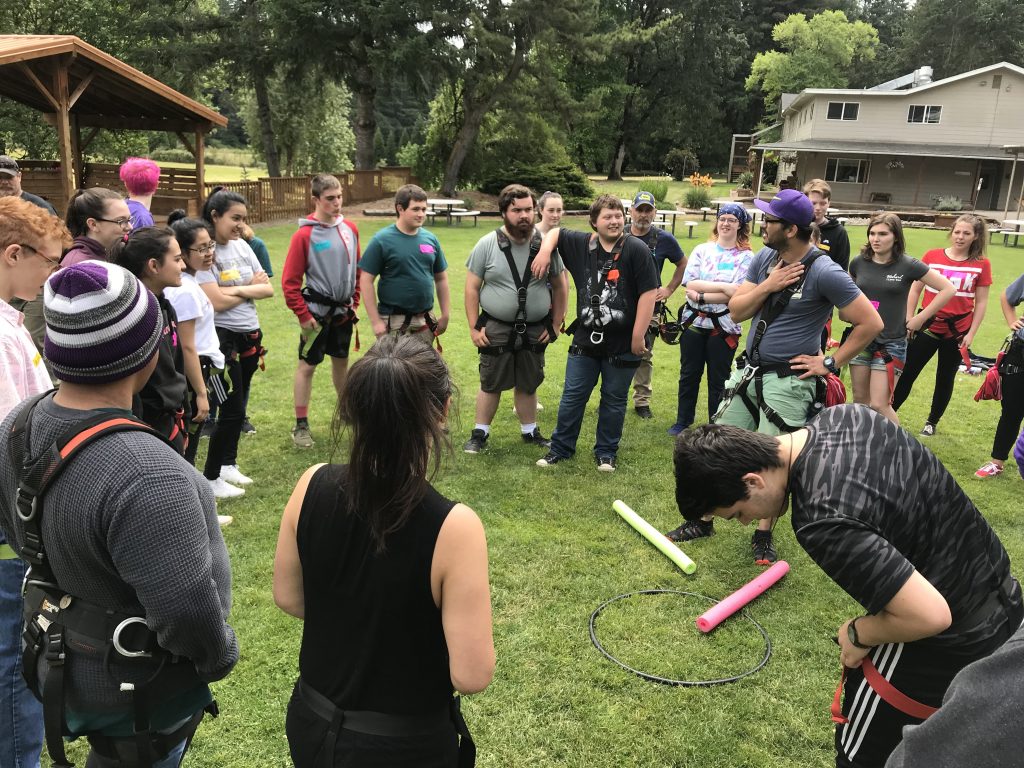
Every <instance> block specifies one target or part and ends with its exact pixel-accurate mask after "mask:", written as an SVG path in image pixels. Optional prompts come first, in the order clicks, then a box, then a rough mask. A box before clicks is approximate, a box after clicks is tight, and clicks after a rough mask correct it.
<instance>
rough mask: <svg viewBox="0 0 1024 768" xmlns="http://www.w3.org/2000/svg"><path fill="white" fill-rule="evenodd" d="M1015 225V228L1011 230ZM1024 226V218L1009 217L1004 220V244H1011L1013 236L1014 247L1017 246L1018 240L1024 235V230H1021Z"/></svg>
mask: <svg viewBox="0 0 1024 768" xmlns="http://www.w3.org/2000/svg"><path fill="white" fill-rule="evenodd" d="M1010 227H1013V230H1012V231H1011V230H1010ZM1021 227H1024V219H1007V220H1006V221H1004V222H1003V224H1002V228H1003V245H1009V244H1010V238H1011V237H1012V238H1013V247H1014V248H1016V247H1017V242H1018V241H1019V240H1020V236H1021V235H1024V232H1021V231H1020V228H1021Z"/></svg>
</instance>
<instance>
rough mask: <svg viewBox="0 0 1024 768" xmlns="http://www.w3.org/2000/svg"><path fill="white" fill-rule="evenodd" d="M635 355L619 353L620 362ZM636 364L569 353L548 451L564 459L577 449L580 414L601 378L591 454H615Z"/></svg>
mask: <svg viewBox="0 0 1024 768" xmlns="http://www.w3.org/2000/svg"><path fill="white" fill-rule="evenodd" d="M639 359H640V358H639V357H637V356H636V355H632V354H627V355H619V360H620V361H622V362H637V361H638V360H639ZM635 372H636V367H635V366H634V367H632V368H625V367H621V366H617V365H613V364H612V361H611V359H610V358H607V357H588V356H586V355H572V354H571V355H569V359H568V360H567V361H566V363H565V387H564V388H563V389H562V401H561V402H560V403H559V404H558V423H557V424H556V425H555V432H554V434H552V435H551V452H552V453H554V454H555V455H556V456H559V457H561V458H563V459H565V458H568V457H570V456H572V455H573V454H574V453H576V441H577V440H578V439H579V436H580V427H582V426H583V414H584V412H585V411H586V409H587V403H588V402H589V401H590V395H591V393H592V392H593V391H594V387H595V386H597V379H598V377H600V378H601V403H600V405H598V408H597V436H596V438H595V440H594V455H595V456H597V457H604V456H608V457H611V458H613V459H614V458H615V455H616V453H617V452H618V450H619V440H620V439H621V438H622V424H623V422H624V421H625V420H626V402H627V400H628V399H629V385H630V383H631V382H632V381H633V374H634V373H635Z"/></svg>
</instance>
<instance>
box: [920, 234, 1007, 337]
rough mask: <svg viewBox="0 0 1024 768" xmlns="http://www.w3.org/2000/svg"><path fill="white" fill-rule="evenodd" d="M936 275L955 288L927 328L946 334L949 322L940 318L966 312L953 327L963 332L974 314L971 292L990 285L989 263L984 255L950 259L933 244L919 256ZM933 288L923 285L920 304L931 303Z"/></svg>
mask: <svg viewBox="0 0 1024 768" xmlns="http://www.w3.org/2000/svg"><path fill="white" fill-rule="evenodd" d="M921 261H923V262H924V263H925V264H928V265H929V266H931V267H932V269H934V270H936V271H937V272H938V273H939V274H940V275H942V276H943V277H945V278H946V279H947V280H949V282H951V283H952V284H953V287H954V288H956V293H955V294H953V298H952V299H950V300H949V303H948V304H946V306H944V307H943V308H942V309H940V310H939V313H938V314H937V315H936V316H935V319H934V320H933V321H932V323H931V325H930V326H929V330H930V331H932V332H933V333H936V334H937V335H939V336H949V335H950V333H949V324H948V323H946V322H945V321H944V320H943V318H947V317H955V316H957V315H966V317H962V318H960V319H959V320H957V321H956V329H957V331H958V332H959V333H967V331H969V330H970V329H971V321H972V320H973V315H974V294H975V293H976V292H977V290H978V288H979V287H981V286H986V285H992V265H991V264H990V263H989V260H988V259H969V260H967V261H954V260H953V259H951V258H949V256H947V255H946V249H945V248H936V249H935V250H932V251H928V253H926V254H925V255H924V258H923V259H921ZM936 293H938V291H936V290H935V289H934V288H930V287H928V286H927V285H926V286H925V287H924V301H923V302H922V304H921V308H922V309H923V308H925V307H927V306H928V305H929V304H931V302H932V299H934V298H935V294H936Z"/></svg>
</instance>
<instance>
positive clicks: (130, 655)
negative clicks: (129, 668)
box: [111, 616, 153, 659]
mask: <svg viewBox="0 0 1024 768" xmlns="http://www.w3.org/2000/svg"><path fill="white" fill-rule="evenodd" d="M130 624H142V625H143V626H146V620H145V619H144V618H142V617H141V616H129V617H128V618H127V619H125V620H124V621H122V622H121V623H120V624H118V625H117V627H115V628H114V634H113V637H112V638H111V640H112V642H113V644H114V650H116V651H117V652H118V653H119V654H121V655H122V656H124V657H125V658H127V659H140V658H149V657H150V656H152V655H153V654H152V653H150V652H149V651H130V650H128V649H127V648H125V647H124V646H123V645H121V633H122V632H123V631H124V630H125V628H126V627H128V626H129V625H130Z"/></svg>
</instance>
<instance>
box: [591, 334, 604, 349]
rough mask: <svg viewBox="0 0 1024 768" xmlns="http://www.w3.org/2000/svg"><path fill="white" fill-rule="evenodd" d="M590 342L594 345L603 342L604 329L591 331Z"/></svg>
mask: <svg viewBox="0 0 1024 768" xmlns="http://www.w3.org/2000/svg"><path fill="white" fill-rule="evenodd" d="M590 343H591V344H594V345H595V346H596V345H598V344H602V343H604V331H591V332H590Z"/></svg>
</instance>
